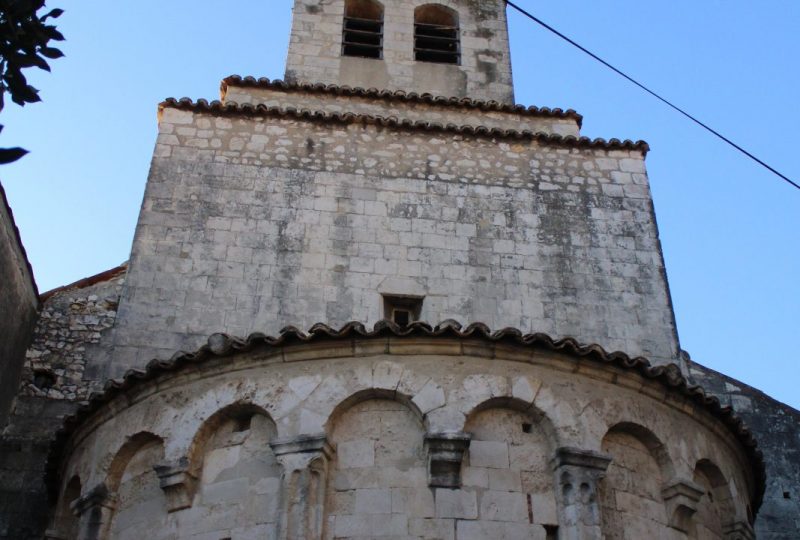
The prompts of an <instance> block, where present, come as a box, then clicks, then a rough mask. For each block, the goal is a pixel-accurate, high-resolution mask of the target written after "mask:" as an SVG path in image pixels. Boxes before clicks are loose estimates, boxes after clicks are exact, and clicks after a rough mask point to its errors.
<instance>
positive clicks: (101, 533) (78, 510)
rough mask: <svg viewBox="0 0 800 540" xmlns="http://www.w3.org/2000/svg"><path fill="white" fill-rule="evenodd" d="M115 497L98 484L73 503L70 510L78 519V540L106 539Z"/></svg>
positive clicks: (103, 485)
mask: <svg viewBox="0 0 800 540" xmlns="http://www.w3.org/2000/svg"><path fill="white" fill-rule="evenodd" d="M116 506H117V496H116V494H115V493H112V492H111V491H109V489H108V487H107V486H106V485H105V484H98V485H97V486H95V487H94V488H92V489H91V490H90V491H89V492H88V493H87V494H86V495H84V496H83V497H81V498H79V499H77V500H76V501H74V502H73V503H72V504H71V505H70V508H71V509H72V511H73V513H74V514H75V515H76V516H78V518H79V519H80V525H79V527H78V540H101V539H104V538H106V537H107V535H108V529H109V527H110V526H111V518H112V516H113V515H114V509H115V508H116Z"/></svg>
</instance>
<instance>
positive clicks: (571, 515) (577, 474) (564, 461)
mask: <svg viewBox="0 0 800 540" xmlns="http://www.w3.org/2000/svg"><path fill="white" fill-rule="evenodd" d="M610 463H611V456H608V455H606V454H601V453H600V452H594V451H592V450H582V449H580V448H569V447H562V448H559V449H558V450H556V454H555V457H553V460H552V465H553V471H554V472H555V475H556V483H557V486H558V510H559V514H560V516H559V521H560V523H561V524H562V525H563V527H562V528H563V531H562V533H561V534H562V537H563V538H568V539H570V540H594V539H597V538H600V535H601V531H600V505H599V504H598V501H597V499H598V496H597V490H598V482H599V481H600V479H601V478H603V477H604V476H605V473H606V469H608V465H609V464H610Z"/></svg>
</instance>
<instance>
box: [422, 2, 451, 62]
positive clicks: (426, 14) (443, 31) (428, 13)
mask: <svg viewBox="0 0 800 540" xmlns="http://www.w3.org/2000/svg"><path fill="white" fill-rule="evenodd" d="M414 58H415V59H416V60H417V61H419V62H436V63H439V64H459V63H460V62H461V44H460V38H459V30H458V13H457V12H456V11H455V10H453V9H450V8H448V7H446V6H441V5H439V4H426V5H424V6H419V7H418V8H417V9H415V10H414Z"/></svg>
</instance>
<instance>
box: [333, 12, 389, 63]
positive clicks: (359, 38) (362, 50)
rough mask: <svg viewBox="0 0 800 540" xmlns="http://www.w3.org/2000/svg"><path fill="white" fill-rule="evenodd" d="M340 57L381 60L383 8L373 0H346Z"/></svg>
mask: <svg viewBox="0 0 800 540" xmlns="http://www.w3.org/2000/svg"><path fill="white" fill-rule="evenodd" d="M342 55H343V56H358V57H361V58H381V57H382V55H383V6H382V5H381V4H380V3H378V2H376V1H375V0H347V2H346V3H345V8H344V24H343V25H342Z"/></svg>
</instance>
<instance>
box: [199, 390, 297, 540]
mask: <svg viewBox="0 0 800 540" xmlns="http://www.w3.org/2000/svg"><path fill="white" fill-rule="evenodd" d="M276 437H277V428H276V426H275V422H274V421H273V420H272V417H271V416H270V415H269V413H267V411H266V410H265V409H264V408H262V407H260V406H258V405H255V404H253V403H249V402H236V403H232V404H230V405H227V406H225V407H223V408H221V409H219V410H217V411H216V412H214V413H213V414H212V415H210V416H209V417H208V418H207V419H206V420H205V421H204V422H203V423H202V424H201V425H200V427H199V429H198V430H197V432H196V433H195V435H194V438H193V440H192V443H191V445H190V447H189V449H188V452H187V462H188V463H187V465H188V473H189V475H190V476H191V477H192V478H193V482H194V484H195V485H194V489H193V490H192V491H193V493H192V494H191V499H192V504H191V505H192V507H193V512H196V514H195V515H196V516H197V517H196V522H197V523H196V524H195V526H196V527H197V528H198V530H202V531H204V533H206V534H216V535H217V536H219V537H220V538H224V537H226V534H225V532H226V531H229V526H228V525H226V523H227V522H228V521H230V520H233V521H234V522H235V523H239V524H242V526H241V527H240V528H239V529H237V531H239V533H240V534H242V535H245V536H249V535H253V536H263V535H266V536H268V537H270V534H271V533H274V531H275V530H276V529H277V526H278V521H279V515H280V491H281V477H282V474H283V467H281V465H280V463H279V462H278V460H277V459H276V457H275V453H274V451H273V449H272V447H271V444H270V443H272V442H274V441H275V439H276ZM254 515H257V516H258V519H253V516H254ZM223 518H224V519H223ZM270 531H271V533H270Z"/></svg>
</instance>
